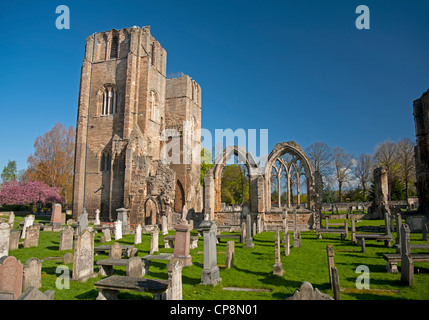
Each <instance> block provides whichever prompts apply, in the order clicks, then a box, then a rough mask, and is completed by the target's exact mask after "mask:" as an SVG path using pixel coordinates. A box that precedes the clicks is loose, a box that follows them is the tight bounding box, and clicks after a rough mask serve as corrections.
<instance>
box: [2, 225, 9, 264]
mask: <svg viewBox="0 0 429 320" xmlns="http://www.w3.org/2000/svg"><path fill="white" fill-rule="evenodd" d="M9 242H10V226H9V224H8V223H6V222H3V223H1V224H0V258H1V257H5V256H8V255H9Z"/></svg>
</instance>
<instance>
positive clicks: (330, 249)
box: [326, 244, 335, 290]
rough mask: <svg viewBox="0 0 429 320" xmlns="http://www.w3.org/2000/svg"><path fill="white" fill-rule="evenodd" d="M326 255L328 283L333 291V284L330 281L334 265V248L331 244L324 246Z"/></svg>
mask: <svg viewBox="0 0 429 320" xmlns="http://www.w3.org/2000/svg"><path fill="white" fill-rule="evenodd" d="M326 253H327V256H328V271H329V283H330V284H331V289H332V290H334V283H333V281H332V267H334V266H335V264H334V254H335V253H334V247H333V246H332V244H328V245H327V246H326Z"/></svg>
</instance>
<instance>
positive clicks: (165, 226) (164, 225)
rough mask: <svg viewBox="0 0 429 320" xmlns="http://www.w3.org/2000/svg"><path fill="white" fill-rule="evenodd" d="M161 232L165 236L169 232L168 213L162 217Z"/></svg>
mask: <svg viewBox="0 0 429 320" xmlns="http://www.w3.org/2000/svg"><path fill="white" fill-rule="evenodd" d="M161 233H162V235H163V236H165V235H166V234H168V219H167V216H166V215H163V216H162V217H161Z"/></svg>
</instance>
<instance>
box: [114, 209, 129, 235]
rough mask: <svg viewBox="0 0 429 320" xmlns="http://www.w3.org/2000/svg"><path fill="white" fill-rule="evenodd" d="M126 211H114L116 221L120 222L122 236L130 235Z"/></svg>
mask: <svg viewBox="0 0 429 320" xmlns="http://www.w3.org/2000/svg"><path fill="white" fill-rule="evenodd" d="M128 211H130V210H129V209H125V208H119V209H116V212H117V213H118V220H119V221H122V234H123V235H124V234H130V226H129V225H128Z"/></svg>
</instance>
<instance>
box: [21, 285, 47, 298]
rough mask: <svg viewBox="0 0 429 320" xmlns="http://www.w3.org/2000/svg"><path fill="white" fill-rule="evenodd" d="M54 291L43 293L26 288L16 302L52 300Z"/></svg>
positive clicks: (32, 288)
mask: <svg viewBox="0 0 429 320" xmlns="http://www.w3.org/2000/svg"><path fill="white" fill-rule="evenodd" d="M54 295H55V291H54V290H46V291H45V292H42V291H40V290H39V289H37V288H35V287H32V286H30V287H28V288H27V290H25V291H24V292H23V293H22V294H21V296H20V297H19V298H18V300H32V301H37V300H54Z"/></svg>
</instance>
